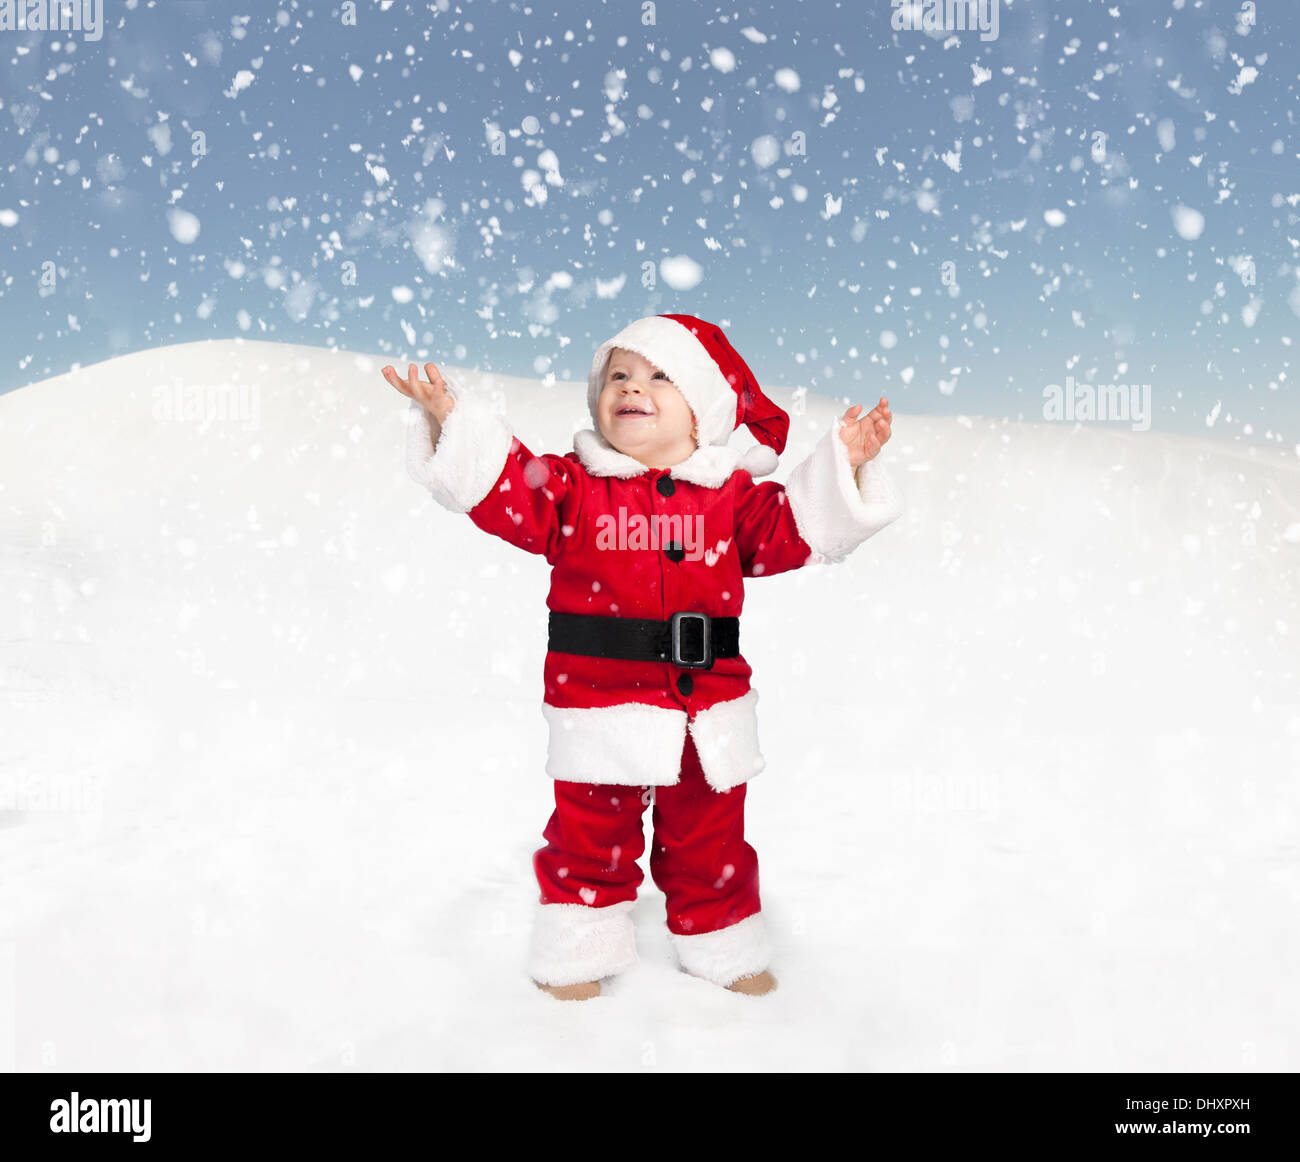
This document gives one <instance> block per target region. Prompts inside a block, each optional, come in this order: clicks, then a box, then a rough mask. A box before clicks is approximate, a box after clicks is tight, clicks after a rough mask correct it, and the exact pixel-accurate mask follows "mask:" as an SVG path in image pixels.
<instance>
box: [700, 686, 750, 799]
mask: <svg viewBox="0 0 1300 1162" xmlns="http://www.w3.org/2000/svg"><path fill="white" fill-rule="evenodd" d="M757 707H758V691H757V690H755V689H752V688H751V689H750V690H749V692H748V693H747V694H742V695H741V696H740V697H739V698H732V699H731V700H730V701H727V702H715V703H714V704H713V705H712V706H710V707H708V708H707V709H706V710H701V711H700V712H699V713H698V714H696V715H695V717H694V718H692V719H691V723H690V729H691V738H692V739H693V740H694V742H695V749H696V751H697V752H698V754H699V756H700V769H701V770H703V771H704V781H705V782H706V783H708V784H709V786H710V787H712V788H713V789H714V790H715V791H730V790H731V788H732V787H736V786H739V785H740V784H741V783H744V782H747V781H748V780H750V779H752V778H753V777H754V776H755V775H756V774H758V773H759V771H761V770H762V769H763V766H764V760H763V755H762V753H761V752H760V751H759V749H758V713H757Z"/></svg>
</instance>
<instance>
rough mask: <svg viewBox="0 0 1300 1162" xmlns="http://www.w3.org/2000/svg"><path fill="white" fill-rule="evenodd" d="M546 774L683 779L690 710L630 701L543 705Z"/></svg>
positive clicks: (577, 779)
mask: <svg viewBox="0 0 1300 1162" xmlns="http://www.w3.org/2000/svg"><path fill="white" fill-rule="evenodd" d="M542 714H543V715H544V716H545V718H546V721H547V723H548V724H549V726H550V728H551V735H550V746H549V747H548V748H547V753H546V773H547V774H548V775H550V776H551V778H553V779H563V780H565V781H567V782H570V783H622V784H623V785H624V786H629V787H653V786H666V785H671V784H673V783H676V782H678V781H679V779H680V778H681V771H682V747H683V746H685V745H686V712H685V711H684V710H668V709H666V708H665V707H662V706H644V705H642V704H641V703H639V702H626V703H623V704H622V705H619V706H597V707H593V708H590V709H586V708H577V709H574V708H570V707H565V706H551V705H550V704H548V703H545V702H544V703H542Z"/></svg>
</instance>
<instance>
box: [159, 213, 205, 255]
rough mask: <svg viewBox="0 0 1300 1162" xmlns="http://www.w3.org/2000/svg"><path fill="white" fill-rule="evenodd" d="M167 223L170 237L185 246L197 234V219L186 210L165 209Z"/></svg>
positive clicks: (193, 239) (192, 240)
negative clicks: (170, 233)
mask: <svg viewBox="0 0 1300 1162" xmlns="http://www.w3.org/2000/svg"><path fill="white" fill-rule="evenodd" d="M167 225H168V227H169V228H170V230H171V232H172V237H173V238H175V239H176V241H177V242H181V243H183V244H185V245H186V246H188V245H190V244H191V243H192V242H194V241H195V239H197V238H198V236H199V220H198V218H197V217H195V216H194V215H193V214H191V213H190V212H189V211H188V210H180V209H175V208H173V209H170V210H168V211H167Z"/></svg>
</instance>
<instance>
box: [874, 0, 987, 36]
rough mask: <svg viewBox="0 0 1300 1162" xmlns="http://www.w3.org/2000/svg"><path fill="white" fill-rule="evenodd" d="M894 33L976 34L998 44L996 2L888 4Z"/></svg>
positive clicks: (898, 0)
mask: <svg viewBox="0 0 1300 1162" xmlns="http://www.w3.org/2000/svg"><path fill="white" fill-rule="evenodd" d="M890 4H891V6H892V7H893V9H894V14H893V16H892V17H891V18H890V22H889V23H890V27H891V28H893V30H894V31H895V32H934V33H940V32H975V31H976V30H978V31H979V34H980V40H997V38H998V6H999V0H890Z"/></svg>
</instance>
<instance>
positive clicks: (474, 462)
mask: <svg viewBox="0 0 1300 1162" xmlns="http://www.w3.org/2000/svg"><path fill="white" fill-rule="evenodd" d="M446 382H447V387H448V389H449V390H450V391H451V395H452V398H453V399H454V400H455V401H456V405H455V407H454V408H453V409H452V412H451V414H450V415H449V416H448V417H447V422H446V423H445V424H443V425H442V433H441V435H440V436H439V437H438V444H437V447H435V446H434V444H433V428H432V427H431V426H430V424H429V417H428V415H427V414H426V413H425V410H424V408H422V407H421V406H420V405H419V404H418V403H416V402H415V400H412V401H411V406H410V408H409V409H408V410H407V423H406V470H407V472H409V473H410V475H411V478H412V479H413V480H415V481H416V482H417V483H418V484H423V485H424V486H425V488H427V489H428V490H429V491H430V492H431V493H433V498H434V500H436V501H437V502H438V503H439V504H441V505H442V506H443V508H447V509H450V510H451V511H452V512H469V510H470V509H471V508H473V507H474V506H475V505H477V504H478V503H479V502H480V501H481V500H482V499H483V498H484V497H485V496H487V494H488V493H489V492H490V491H491V490H492V486H493V485H494V484H495V483H496V482H497V479H498V478H499V477H500V475H501V469H503V468H504V467H505V466H506V457H507V456H509V455H510V449H511V447H512V446H513V445H514V439H515V438H514V433H513V432H512V431H511V430H510V425H509V424H507V423H506V421H505V418H504V417H502V416H500V415H498V414H497V412H496V411H495V409H494V408H493V406H492V401H491V400H490V399H489V398H487V397H486V396H483V395H479V394H478V393H477V392H471V391H465V390H463V389H461V388H460V387H457V386H456V385H455V384H454V383H453V382H452V381H451V380H450V379H447V381H446Z"/></svg>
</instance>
